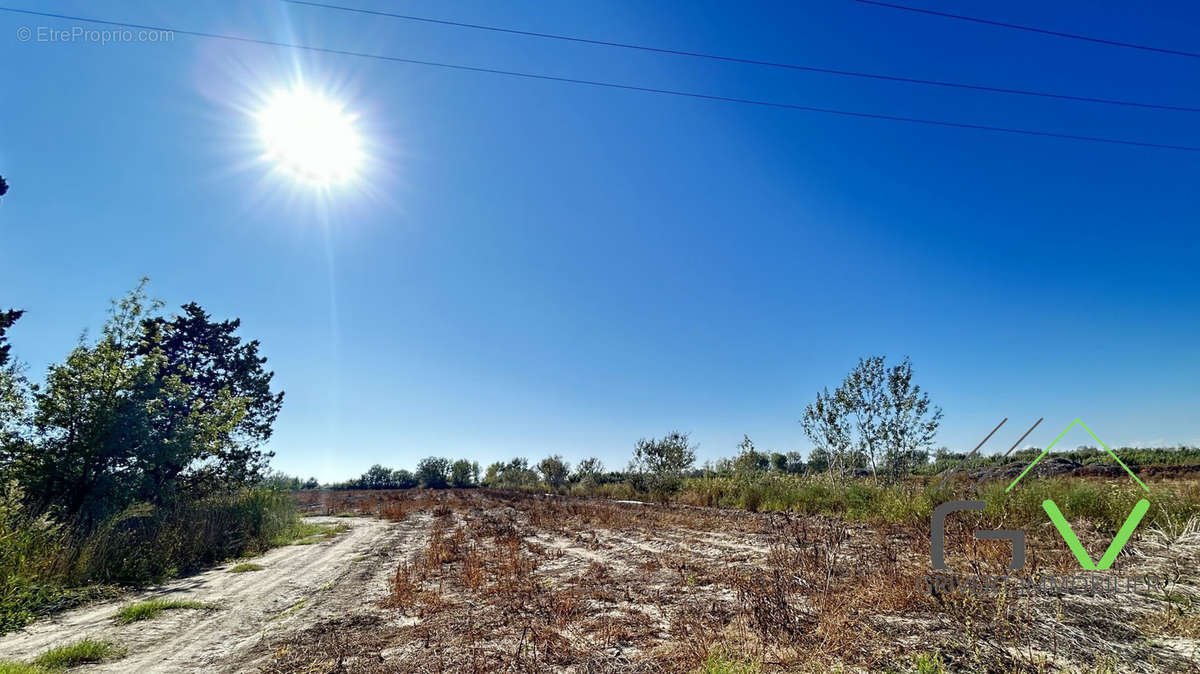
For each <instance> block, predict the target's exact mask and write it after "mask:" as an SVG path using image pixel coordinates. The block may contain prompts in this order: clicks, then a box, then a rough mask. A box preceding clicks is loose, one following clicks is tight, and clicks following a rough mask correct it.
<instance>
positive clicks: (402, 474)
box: [392, 468, 420, 489]
mask: <svg viewBox="0 0 1200 674" xmlns="http://www.w3.org/2000/svg"><path fill="white" fill-rule="evenodd" d="M392 484H394V485H396V489H412V488H413V487H415V486H417V485H418V484H420V481H418V480H417V476H416V475H413V473H412V471H410V470H404V469H403V468H401V469H399V470H397V471H395V472H393V473H392Z"/></svg>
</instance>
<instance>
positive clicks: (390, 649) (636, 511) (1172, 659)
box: [259, 479, 1200, 673]
mask: <svg viewBox="0 0 1200 674" xmlns="http://www.w3.org/2000/svg"><path fill="white" fill-rule="evenodd" d="M1123 488H1124V487H1123V486H1122V485H1121V484H1120V483H1119V482H1116V481H1106V480H1081V479H1072V480H1068V481H1055V480H1046V481H1044V482H1036V481H1035V483H1034V484H1033V489H1034V491H1035V493H1036V490H1039V489H1040V490H1043V491H1046V492H1047V493H1048V492H1054V493H1055V494H1057V496H1056V498H1062V499H1066V498H1071V497H1072V495H1074V496H1076V497H1083V496H1086V497H1087V498H1098V499H1101V502H1098V503H1097V504H1094V505H1093V506H1092V507H1095V508H1098V509H1099V508H1102V507H1107V506H1105V505H1104V503H1107V502H1105V501H1103V495H1104V494H1111V495H1112V499H1113V500H1112V504H1114V505H1113V507H1117V505H1120V504H1121V503H1123V501H1124V496H1123V491H1122V490H1123ZM859 489H860V492H859V497H861V498H868V499H869V498H871V497H869V496H863V495H864V494H875V495H876V497H878V498H880V499H881V500H880V501H879V502H880V503H881V504H882V503H884V502H886V500H887V498H895V497H897V496H898V494H899V493H900V492H895V491H888V490H881V491H878V492H872V491H870V490H869V489H868V488H867V487H866V486H863V485H860V486H859ZM881 489H882V488H881ZM908 489H910V490H912V491H911V493H913V494H918V493H923V492H921V490H920V489H919V488H918V487H914V486H910V487H908ZM1152 489H1153V490H1154V491H1155V492H1157V493H1161V494H1167V493H1170V494H1171V496H1170V497H1169V498H1167V500H1171V499H1173V500H1171V503H1172V504H1173V505H1171V506H1170V507H1169V508H1165V509H1163V510H1162V511H1161V512H1160V513H1159V518H1158V519H1157V520H1155V521H1154V522H1149V521H1148V522H1147V523H1145V524H1143V525H1142V526H1141V527H1140V528H1139V530H1138V532H1137V534H1136V535H1135V537H1134V538H1133V540H1132V541H1131V542H1130V543H1129V544H1128V545H1127V546H1126V549H1125V552H1124V554H1122V556H1121V557H1119V558H1118V560H1117V562H1116V564H1115V565H1114V567H1113V569H1112V573H1115V574H1119V575H1121V576H1123V577H1136V576H1139V575H1141V574H1157V575H1158V577H1161V578H1164V579H1166V580H1165V583H1166V584H1165V586H1155V588H1154V589H1153V592H1146V593H1131V594H1123V595H1120V596H1091V595H1089V594H1087V593H1086V592H1084V591H1082V590H1080V591H1076V590H1075V589H1073V588H1066V589H1063V590H1062V591H1054V592H1050V593H1045V594H1036V595H1029V594H1025V595H1023V594H1022V593H1019V592H1015V593H1010V594H1003V593H1000V594H993V595H970V594H968V593H960V592H939V591H934V592H933V593H932V594H931V593H929V592H927V591H926V589H925V586H923V584H922V583H923V578H924V577H925V574H927V573H928V572H929V566H930V558H929V521H928V519H927V516H925V515H922V514H921V513H920V510H921V508H913V509H911V510H910V511H906V512H909V513H910V515H905V516H903V517H893V516H887V515H886V514H885V513H880V515H881V516H879V517H876V516H872V515H871V514H870V513H866V514H863V516H861V517H856V518H854V519H848V518H847V517H845V516H828V515H821V514H807V515H800V514H794V513H793V514H782V513H761V512H760V513H754V512H747V511H744V510H730V509H718V508H704V507H695V506H686V505H671V506H663V505H650V504H636V503H616V502H612V501H608V500H601V499H584V498H572V497H564V496H551V495H540V494H532V493H513V492H500V491H492V490H447V491H429V490H419V489H414V490H393V491H341V492H329V491H324V492H322V491H311V492H301V493H299V494H298V495H297V499H298V501H299V502H300V504H301V507H302V509H304V510H307V511H309V512H313V513H318V512H319V513H321V514H334V515H336V514H347V515H349V514H369V515H377V516H381V517H384V518H387V519H390V520H394V521H396V522H398V523H399V524H398V525H397V526H399V527H401V528H402V530H403V531H404V534H403V535H404V540H405V541H406V542H407V544H406V546H405V550H403V551H401V552H400V555H399V562H398V563H397V564H396V566H395V568H394V569H393V570H392V572H391V574H392V575H391V582H390V587H389V588H388V592H387V594H386V596H382V597H378V598H377V599H378V604H377V605H375V607H374V608H372V609H371V610H370V615H369V616H367V615H363V616H353V615H352V616H335V617H331V618H330V619H329V620H327V621H323V622H319V623H317V624H315V625H312V626H311V627H309V628H307V629H304V630H301V631H298V632H294V633H290V634H284V635H277V636H275V637H273V638H269V639H268V640H267V641H266V642H265V643H264V644H263V645H262V647H261V648H260V649H259V654H260V656H261V657H262V658H263V661H264V662H267V663H269V664H267V665H266V668H267V670H268V671H277V672H285V671H297V670H304V671H335V669H334V668H332V663H334V662H340V663H342V665H343V666H345V668H346V670H347V671H361V672H384V671H466V672H484V671H496V670H505V671H546V672H552V671H553V672H557V671H574V672H631V671H634V672H640V671H644V672H676V671H682V672H688V671H702V672H759V671H811V672H825V671H838V670H844V671H901V672H907V671H914V672H915V671H919V672H941V671H945V672H950V671H986V672H1012V671H1030V672H1040V671H1081V672H1097V673H1098V672H1109V671H1200V664H1198V663H1200V577H1198V576H1197V568H1196V567H1197V564H1196V561H1197V560H1198V559H1200V518H1198V517H1196V515H1195V514H1194V513H1195V508H1196V507H1197V506H1198V505H1200V503H1197V493H1198V492H1197V485H1196V483H1195V482H1194V481H1190V480H1174V481H1170V482H1167V481H1162V482H1161V483H1158V484H1154V485H1152ZM863 490H865V491H863ZM888 494H890V496H887V497H886V498H885V495H888ZM684 496H685V497H686V493H685V494H684ZM830 496H831V497H833V498H834V500H836V499H837V498H841V497H842V496H845V494H839V493H838V492H837V491H836V490H834V492H832V493H831V494H830ZM835 509H836V508H835ZM1187 513H1193V514H1191V515H1189V516H1188V518H1187V519H1184V520H1182V521H1180V519H1179V518H1180V517H1181V516H1182V515H1184V514H1187ZM860 514H862V513H860ZM1030 518H1031V516H1030V515H1028V514H1027V513H1024V512H1023V511H1022V510H1021V509H1020V508H1013V509H1011V510H1010V511H1005V510H1004V509H999V510H996V511H994V512H991V508H989V512H985V513H981V514H978V515H976V516H963V517H962V519H961V520H956V521H955V522H954V523H952V524H948V525H947V529H946V540H947V546H946V547H947V550H948V551H952V553H951V554H950V558H951V571H952V572H954V573H956V574H958V575H959V576H961V577H966V578H978V579H983V578H986V577H987V575H988V574H998V575H999V574H1004V573H1005V569H1006V564H1007V563H1008V560H1009V558H1010V554H1009V547H1008V545H1007V543H1004V542H999V541H982V540H979V539H976V538H974V537H973V536H972V534H973V532H974V531H976V530H979V529H984V528H999V526H998V525H1003V524H1010V525H1013V526H1018V525H1019V526H1025V525H1026V524H1027V522H1026V520H1030ZM1102 519H1103V518H1098V519H1095V520H1093V519H1090V518H1088V517H1079V518H1075V519H1074V521H1073V526H1074V528H1075V531H1076V532H1077V533H1078V534H1079V537H1080V539H1081V542H1082V543H1083V544H1084V546H1085V547H1087V549H1089V550H1103V549H1104V547H1105V546H1106V545H1107V543H1108V541H1109V540H1110V539H1111V533H1110V530H1111V527H1110V526H1109V525H1108V524H1106V523H1105V522H1103V521H1101V520H1102ZM889 520H890V521H889ZM1097 554H1098V553H1097ZM1078 571H1079V567H1078V566H1077V565H1076V562H1075V559H1074V558H1073V557H1072V556H1071V554H1070V552H1068V550H1067V547H1066V546H1065V545H1064V544H1063V542H1062V540H1061V539H1060V538H1056V534H1055V533H1054V532H1053V530H1052V529H1050V528H1049V527H1048V526H1045V525H1044V524H1043V525H1041V526H1031V527H1029V556H1028V562H1027V565H1026V568H1025V570H1024V571H1023V572H1022V573H1025V574H1032V575H1034V576H1036V575H1039V574H1050V573H1053V574H1063V575H1066V574H1072V573H1077V572H1078ZM320 663H327V665H328V666H325V665H322V664H320Z"/></svg>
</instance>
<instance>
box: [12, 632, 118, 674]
mask: <svg viewBox="0 0 1200 674" xmlns="http://www.w3.org/2000/svg"><path fill="white" fill-rule="evenodd" d="M124 655H125V649H124V648H119V647H117V646H115V645H113V644H112V643H111V642H108V641H98V640H96V639H83V640H81V641H76V642H75V643H72V644H67V645H66V646H59V647H58V648H52V649H50V650H48V651H46V652H45V653H42V654H41V655H39V656H37V657H36V658H34V660H33V663H32V664H33V665H34V666H36V667H42V668H44V669H51V670H54V669H68V668H70V667H78V666H79V665H85V664H87V663H89V662H101V661H103V660H112V659H115V658H119V657H122V656H124ZM35 671H36V670H35Z"/></svg>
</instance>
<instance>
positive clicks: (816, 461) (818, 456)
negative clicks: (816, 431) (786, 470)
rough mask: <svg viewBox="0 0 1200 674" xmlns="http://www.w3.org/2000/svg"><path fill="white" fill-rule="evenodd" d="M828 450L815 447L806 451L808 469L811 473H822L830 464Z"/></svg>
mask: <svg viewBox="0 0 1200 674" xmlns="http://www.w3.org/2000/svg"><path fill="white" fill-rule="evenodd" d="M830 459H831V456H830V454H829V450H828V449H825V448H824V447H817V448H815V449H813V450H812V451H811V452H809V453H808V470H809V472H812V473H824V472H825V471H827V470H829V466H830V464H831V461H830Z"/></svg>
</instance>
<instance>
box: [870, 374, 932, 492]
mask: <svg viewBox="0 0 1200 674" xmlns="http://www.w3.org/2000/svg"><path fill="white" fill-rule="evenodd" d="M912 379H913V368H912V361H911V360H909V358H908V357H907V356H906V357H905V358H904V360H903V361H901V362H900V364H898V365H896V366H894V367H892V368H890V369H888V371H887V387H886V389H885V391H884V405H883V413H882V415H881V416H882V434H883V445H884V448H885V449H884V464H885V466H886V468H887V472H888V479H889V481H891V482H895V481H897V480H899V479H900V478H901V477H903V476H905V475H907V474H909V473H911V472H912V471H913V470H914V469H916V468H918V467H920V466H923V465H924V464H926V463H928V461H929V449H930V448H931V447H932V446H933V440H934V438H935V437H936V436H937V429H938V426H939V425H940V424H941V422H942V409H941V408H940V407H936V406H934V405H933V404H932V403H931V402H930V400H929V394H928V393H925V392H923V391H922V390H921V387H920V386H918V385H917V384H914V383H913V380H912Z"/></svg>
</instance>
